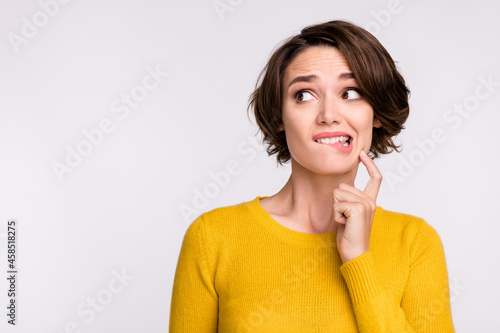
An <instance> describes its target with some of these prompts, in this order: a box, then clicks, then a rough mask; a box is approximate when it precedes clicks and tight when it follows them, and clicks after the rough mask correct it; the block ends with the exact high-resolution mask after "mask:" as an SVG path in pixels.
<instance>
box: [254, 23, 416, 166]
mask: <svg viewBox="0 0 500 333" xmlns="http://www.w3.org/2000/svg"><path fill="white" fill-rule="evenodd" d="M323 45H327V46H333V47H335V48H337V49H338V50H339V51H340V53H341V54H342V55H343V56H344V58H345V59H346V61H347V64H348V65H349V68H350V69H351V71H352V73H353V75H354V78H355V80H356V82H357V84H358V85H359V87H360V89H361V92H362V94H363V97H364V98H365V99H366V101H367V102H368V103H369V104H370V105H371V106H372V108H373V112H374V117H375V118H376V119H378V120H379V121H380V123H381V124H382V127H380V128H376V127H374V128H373V133H372V143H371V147H370V150H369V151H368V155H369V156H370V157H371V158H372V159H373V158H377V157H379V154H389V153H391V152H392V151H393V150H396V151H397V152H399V150H398V148H400V145H399V146H398V145H396V144H395V143H394V142H393V140H392V137H393V136H395V135H397V134H399V133H400V132H401V130H402V129H404V128H405V127H404V126H403V124H404V123H405V121H406V119H407V118H408V115H409V112H410V108H409V105H408V97H409V95H410V90H409V89H408V88H407V87H406V84H405V81H404V79H403V77H402V76H401V74H400V73H399V72H398V70H397V68H396V65H395V63H394V61H393V60H392V58H391V56H390V55H389V53H388V52H387V50H386V49H385V48H384V47H383V46H382V44H380V42H379V41H378V40H377V39H376V38H375V37H374V36H373V35H372V34H370V33H369V32H368V31H366V30H365V29H363V28H360V27H358V26H356V25H354V24H352V23H349V22H347V21H342V20H336V21H330V22H325V23H321V24H317V25H311V26H308V27H306V28H304V29H302V31H301V32H300V34H298V35H296V36H293V37H290V38H288V39H287V40H285V41H284V42H283V43H282V45H281V46H280V47H279V48H278V49H276V51H274V53H273V54H272V55H271V57H270V59H269V61H268V62H267V64H266V66H265V67H264V68H263V70H262V71H261V73H260V74H259V77H258V80H257V84H256V88H255V90H254V92H253V93H252V94H251V95H250V98H249V104H248V109H247V112H248V110H249V109H253V111H254V115H255V119H256V120H257V124H258V126H259V128H260V130H261V131H262V133H263V134H264V137H263V141H264V142H265V143H266V144H267V145H268V146H267V149H266V150H267V153H268V155H273V154H278V156H277V160H278V163H280V164H281V165H282V164H283V163H286V162H288V161H289V160H290V158H291V155H290V151H289V150H288V146H287V143H286V137H285V132H284V130H282V131H278V130H277V128H278V127H279V126H280V125H281V124H282V117H281V115H282V108H283V101H282V96H283V91H282V85H283V79H284V77H285V71H286V69H287V67H288V65H289V64H290V63H291V62H292V61H293V60H294V59H295V57H297V55H298V54H299V53H301V52H303V51H304V50H306V49H308V48H310V47H312V46H323ZM261 79H262V80H261ZM259 82H260V84H259ZM390 149H392V150H390Z"/></svg>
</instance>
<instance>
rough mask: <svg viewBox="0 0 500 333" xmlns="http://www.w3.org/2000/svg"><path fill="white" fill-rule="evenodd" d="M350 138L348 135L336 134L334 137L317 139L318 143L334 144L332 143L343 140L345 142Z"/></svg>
mask: <svg viewBox="0 0 500 333" xmlns="http://www.w3.org/2000/svg"><path fill="white" fill-rule="evenodd" d="M348 139H349V137H348V136H336V137H333V138H321V139H318V140H316V142H318V143H327V144H332V143H337V142H339V141H340V142H342V143H345V142H346V141H347V140H348Z"/></svg>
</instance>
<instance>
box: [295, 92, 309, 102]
mask: <svg viewBox="0 0 500 333" xmlns="http://www.w3.org/2000/svg"><path fill="white" fill-rule="evenodd" d="M295 99H296V100H297V101H299V102H303V101H308V100H310V99H312V95H311V93H310V92H307V91H304V90H302V91H299V92H298V93H297V94H296V95H295Z"/></svg>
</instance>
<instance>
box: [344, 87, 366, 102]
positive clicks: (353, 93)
mask: <svg viewBox="0 0 500 333" xmlns="http://www.w3.org/2000/svg"><path fill="white" fill-rule="evenodd" d="M361 97H362V96H361V92H360V91H359V89H357V88H347V90H346V91H344V92H343V93H342V99H360V98H361Z"/></svg>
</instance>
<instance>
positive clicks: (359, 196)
mask: <svg viewBox="0 0 500 333" xmlns="http://www.w3.org/2000/svg"><path fill="white" fill-rule="evenodd" d="M349 74H352V72H351V70H350V68H349V66H348V64H347V61H346V60H345V58H344V57H343V55H342V54H341V53H340V52H339V51H338V49H336V48H334V47H331V46H314V47H310V48H308V49H306V50H305V51H303V52H301V53H300V54H299V55H297V56H296V57H295V59H294V60H293V61H292V62H291V63H290V65H289V66H288V67H287V69H286V71H285V76H284V79H283V91H282V93H283V97H282V98H283V109H282V119H283V124H282V125H280V127H279V129H280V130H284V131H285V135H286V139H287V145H288V149H289V151H290V154H291V167H292V173H291V175H290V178H289V179H288V181H287V183H286V184H285V186H284V187H283V188H282V189H281V190H280V191H279V192H278V193H276V194H275V195H273V196H270V197H268V198H265V199H262V200H261V201H260V203H261V205H262V207H263V208H264V209H265V210H266V211H267V212H268V213H269V214H270V215H271V217H273V219H275V220H276V221H277V222H278V223H280V224H282V225H283V226H285V227H287V228H289V229H292V230H295V231H299V232H304V233H309V234H323V233H327V232H334V231H336V232H337V233H336V237H337V247H338V249H339V253H340V255H341V258H342V260H343V262H344V263H345V262H347V261H350V260H352V259H354V258H356V257H357V256H359V255H362V254H363V253H365V252H367V251H368V250H369V238H370V232H371V225H372V221H373V216H374V213H375V209H376V197H377V194H378V191H379V188H380V183H381V181H382V175H381V174H380V172H379V170H378V169H377V167H376V165H375V163H374V162H373V161H372V160H371V158H370V157H368V156H367V155H363V154H361V152H362V151H364V152H367V151H368V150H369V148H370V146H371V141H372V130H373V127H381V126H382V125H381V123H380V122H379V121H378V120H377V119H375V118H374V113H373V108H372V107H371V106H370V104H369V103H368V102H367V101H366V100H365V99H364V98H363V96H362V93H361V92H360V91H359V90H358V91H357V90H356V88H358V89H359V86H358V84H357V83H356V80H355V79H354V78H353V77H352V75H349ZM311 75H315V78H310V76H311ZM297 77H309V79H304V80H300V81H297V82H295V83H293V84H291V85H290V83H291V82H292V80H294V79H295V78H297ZM289 85H290V86H289ZM335 131H342V132H346V133H348V134H349V135H350V136H351V137H353V140H352V141H351V145H353V147H352V148H353V149H352V151H351V152H349V153H345V152H341V151H339V150H337V149H335V148H333V147H331V146H328V145H325V144H320V143H317V142H316V141H314V140H313V136H314V135H316V134H318V133H321V132H335ZM360 162H362V163H363V164H364V165H365V166H366V168H367V170H368V173H369V174H370V177H371V178H370V181H369V182H368V185H367V186H366V188H365V190H364V191H361V190H359V189H357V188H355V187H354V180H355V178H356V174H357V171H358V166H359V163H360Z"/></svg>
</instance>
